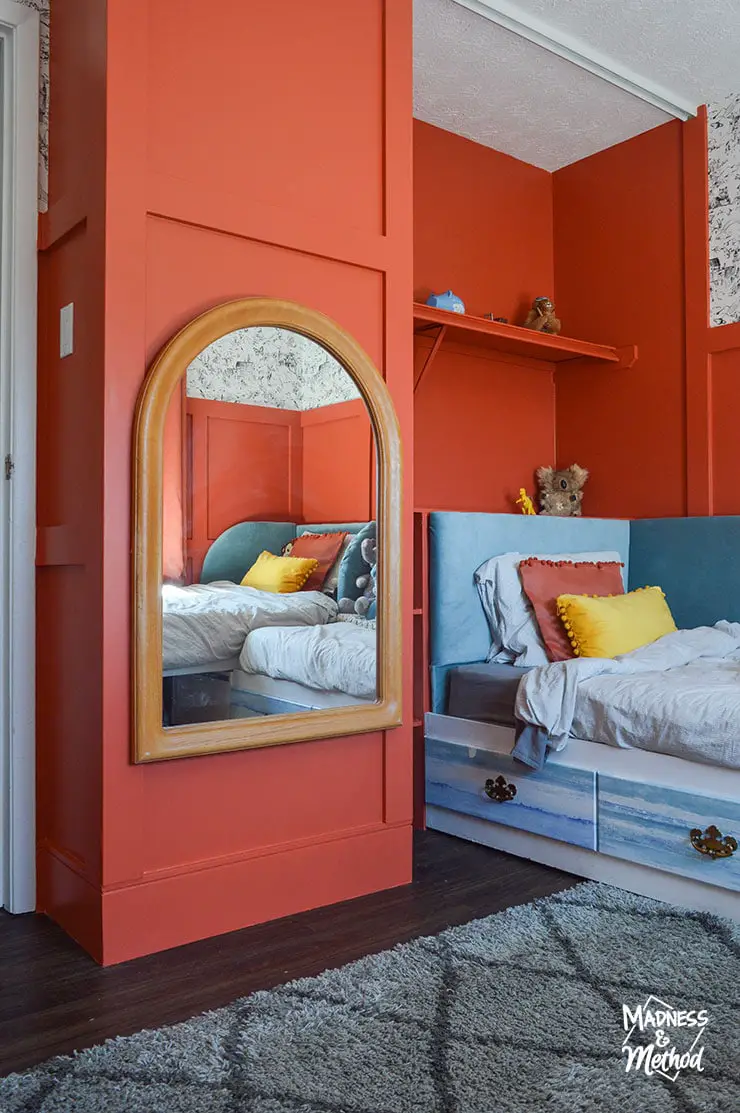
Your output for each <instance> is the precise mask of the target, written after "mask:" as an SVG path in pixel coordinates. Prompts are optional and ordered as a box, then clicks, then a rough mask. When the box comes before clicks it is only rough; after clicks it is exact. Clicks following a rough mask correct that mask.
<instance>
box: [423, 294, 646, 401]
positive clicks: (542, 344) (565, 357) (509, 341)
mask: <svg viewBox="0 0 740 1113" xmlns="http://www.w3.org/2000/svg"><path fill="white" fill-rule="evenodd" d="M427 332H428V333H429V336H430V337H431V338H432V339H433V344H432V348H431V350H430V352H429V355H428V356H427V359H426V361H425V363H424V366H423V367H422V369H421V371H420V373H419V374H418V376H417V379H416V382H415V384H414V387H415V388H416V387H418V385H419V383H420V382H421V379H422V377H423V375H424V372H425V371H426V370H427V368H428V367H429V365H430V363H431V362H432V360H433V359H434V357H435V356H436V354H437V352H438V351H439V348H440V346H441V344H442V341H443V340H444V339H447V340H452V341H454V342H456V343H458V344H468V345H473V346H475V347H478V348H487V349H488V350H490V351H494V352H505V353H506V354H507V355H513V356H523V357H525V358H527V359H534V360H541V361H542V362H543V363H544V364H547V365H548V366H549V365H551V364H566V365H567V364H570V365H571V366H577V365H580V364H584V365H585V364H586V363H589V364H604V365H608V366H611V367H614V368H615V369H616V368H629V367H632V365H633V364H634V362H635V361H636V359H637V348H636V347H635V345H634V344H628V345H627V346H626V347H623V348H612V347H609V346H608V345H606V344H592V343H591V342H590V341H588V340H572V339H571V338H570V337H568V336H548V335H545V334H543V333H541V332H534V331H533V330H532V329H526V328H519V327H518V326H517V325H502V324H500V323H499V322H498V321H489V320H487V319H486V318H485V317H471V316H470V315H469V314H467V313H451V312H450V311H449V310H448V309H434V308H433V307H432V306H430V305H419V304H418V303H416V302H415V303H414V334H415V335H416V336H423V335H425V334H426V333H427Z"/></svg>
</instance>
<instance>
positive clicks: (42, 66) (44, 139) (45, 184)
mask: <svg viewBox="0 0 740 1113" xmlns="http://www.w3.org/2000/svg"><path fill="white" fill-rule="evenodd" d="M18 2H19V3H20V4H23V6H24V7H26V8H33V10H34V11H36V12H38V13H39V22H40V24H41V28H40V38H41V46H40V55H41V56H40V58H39V212H42V213H45V212H46V210H47V208H48V207H49V4H50V0H18Z"/></svg>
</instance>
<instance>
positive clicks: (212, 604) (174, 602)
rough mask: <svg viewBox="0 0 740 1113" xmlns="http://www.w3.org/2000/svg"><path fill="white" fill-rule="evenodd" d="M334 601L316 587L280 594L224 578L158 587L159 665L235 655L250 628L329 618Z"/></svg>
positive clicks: (333, 613)
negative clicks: (160, 621) (310, 589)
mask: <svg viewBox="0 0 740 1113" xmlns="http://www.w3.org/2000/svg"><path fill="white" fill-rule="evenodd" d="M336 613H337V604H336V602H335V601H334V600H333V599H330V598H329V596H328V595H324V594H323V593H322V592H320V591H294V592H291V593H289V594H286V595H279V594H277V593H274V592H270V591H258V590H257V589H256V588H254V587H240V586H239V585H238V584H233V583H230V582H229V581H227V580H220V581H218V582H216V583H212V584H191V585H190V586H189V587H174V586H172V585H170V584H166V585H165V586H164V587H163V588H162V666H163V668H165V669H174V668H185V667H188V666H197V665H200V664H205V663H206V662H209V663H210V662H213V661H222V660H227V659H228V658H230V657H237V656H238V655H239V653H240V652H241V649H242V646H243V645H244V639H245V638H246V636H247V634H248V633H249V632H250V631H251V630H257V629H259V628H261V627H264V626H285V625H288V626H292V627H295V626H315V625H320V624H322V623H325V622H330V621H331V620H332V619H333V618H334V617H335V616H336Z"/></svg>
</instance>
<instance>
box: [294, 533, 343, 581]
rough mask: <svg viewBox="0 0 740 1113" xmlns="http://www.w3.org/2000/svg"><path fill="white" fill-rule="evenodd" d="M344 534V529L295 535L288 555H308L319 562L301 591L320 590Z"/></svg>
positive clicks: (337, 553)
mask: <svg viewBox="0 0 740 1113" xmlns="http://www.w3.org/2000/svg"><path fill="white" fill-rule="evenodd" d="M346 536H347V533H346V531H345V532H344V533H341V532H340V533H305V534H303V536H302V537H296V539H295V541H293V542H291V545H290V555H291V556H292V557H309V559H313V560H317V561H318V562H319V564H318V567H317V568H314V570H313V572H312V573H311V575H310V576H309V577H308V579H307V580H306V582H305V584H304V585H303V587H302V588H301V590H302V591H321V589H322V587H323V586H324V580H325V579H326V577H327V575H328V572H329V569H330V568H331V566H332V564H333V563H334V561H335V560H336V559H337V557H338V555H339V550H340V549H341V547H342V542H343V541H344V539H345V537H346ZM286 548H287V546H286Z"/></svg>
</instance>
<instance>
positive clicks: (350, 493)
mask: <svg viewBox="0 0 740 1113" xmlns="http://www.w3.org/2000/svg"><path fill="white" fill-rule="evenodd" d="M172 408H173V407H170V410H172ZM186 408H187V441H186V445H185V455H186V458H187V463H188V474H187V478H186V483H185V488H186V516H185V520H186V528H187V570H188V582H191V583H192V582H193V581H197V580H198V579H199V577H200V571H201V567H202V565H203V559H204V557H205V555H206V553H207V552H208V549H209V548H210V546H211V544H212V543H213V542H214V541H215V539H216V538H217V537H219V536H220V534H222V533H223V532H224V530H226V529H228V528H229V527H230V526H233V525H235V524H236V523H237V522H243V521H247V520H251V521H271V522H298V523H301V522H350V521H357V522H361V521H368V520H369V519H370V518H371V517H372V516H373V514H374V509H373V507H374V491H373V487H374V479H375V470H374V466H373V455H374V454H373V443H374V442H373V435H372V425H371V423H370V418H369V415H368V412H367V408H366V406H365V403H364V402H363V401H362V400H361V399H357V400H356V401H351V402H338V403H336V404H335V405H331V406H320V407H318V408H316V409H313V410H305V411H300V410H281V409H278V408H277V407H274V406H248V405H244V404H243V403H239V404H235V403H233V402H216V401H212V400H206V399H203V398H188V399H187V402H186ZM169 418H170V414H168V420H169ZM182 451H183V448H182V441H181V442H180V446H179V449H178V456H177V464H178V465H179V466H180V471H182V464H181V457H182ZM170 470H171V471H173V472H174V470H175V469H174V465H173V467H172V468H171V469H170ZM176 493H177V492H176V491H173V492H171V495H172V502H173V504H174V503H175V501H176V500H175V498H174V495H175V494H176ZM166 495H167V491H166V490H165V496H166ZM167 519H170V520H171V522H172V525H173V527H175V526H177V527H178V528H179V534H178V537H179V544H180V548H182V537H183V530H182V514H181V513H180V517H179V520H178V517H177V506H176V505H173V507H172V508H171V511H170V513H169V514H167V515H165V525H166V522H167ZM174 541H175V538H174V536H173V546H172V549H173V553H174V550H175V546H174ZM245 571H246V569H245Z"/></svg>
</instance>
